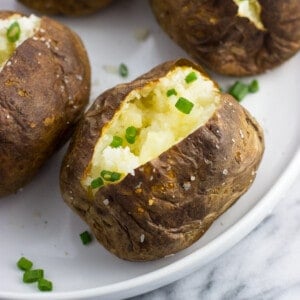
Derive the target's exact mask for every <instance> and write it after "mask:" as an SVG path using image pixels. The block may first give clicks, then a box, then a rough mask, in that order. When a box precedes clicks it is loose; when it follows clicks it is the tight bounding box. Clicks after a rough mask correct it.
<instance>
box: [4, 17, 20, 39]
mask: <svg viewBox="0 0 300 300" xmlns="http://www.w3.org/2000/svg"><path fill="white" fill-rule="evenodd" d="M20 34H21V28H20V25H19V23H18V22H13V23H12V24H11V25H10V26H9V27H8V29H7V32H6V38H7V40H8V41H9V42H10V43H14V42H16V41H17V40H18V39H19V38H20Z"/></svg>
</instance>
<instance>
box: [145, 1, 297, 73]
mask: <svg viewBox="0 0 300 300" xmlns="http://www.w3.org/2000/svg"><path fill="white" fill-rule="evenodd" d="M150 3H151V6H152V9H153V12H154V14H155V16H156V18H157V20H158V22H159V24H160V25H161V27H162V28H163V29H164V30H165V32H166V33H167V34H168V35H169V36H170V37H171V38H172V39H173V40H174V41H175V42H176V43H177V44H178V45H179V46H181V47H182V48H183V49H184V50H185V51H187V52H188V53H189V54H190V55H191V56H192V57H194V58H195V59H196V60H197V61H198V62H201V63H203V64H205V65H206V66H207V67H209V68H211V69H212V70H214V71H215V72H218V73H221V74H226V75H237V76H243V75H252V74H258V73H262V72H265V71H266V70H268V69H271V68H273V67H276V66H278V65H280V64H281V63H283V62H284V61H286V60H287V59H289V58H290V57H291V56H293V55H294V54H295V53H296V52H297V51H298V50H299V49H300V1H299V0H276V1H274V0H222V1H211V0H191V1H185V0H178V1H171V0H165V1H160V0H150Z"/></svg>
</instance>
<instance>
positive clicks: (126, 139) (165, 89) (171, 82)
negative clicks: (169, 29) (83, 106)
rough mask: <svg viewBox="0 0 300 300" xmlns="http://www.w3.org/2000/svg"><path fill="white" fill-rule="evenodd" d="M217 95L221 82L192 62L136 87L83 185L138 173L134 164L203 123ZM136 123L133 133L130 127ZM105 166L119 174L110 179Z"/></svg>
mask: <svg viewBox="0 0 300 300" xmlns="http://www.w3.org/2000/svg"><path fill="white" fill-rule="evenodd" d="M219 101H220V91H219V89H218V87H217V86H216V85H215V84H214V82H213V81H211V80H210V79H209V78H208V77H206V76H205V75H203V74H201V73H200V72H199V71H197V70H195V69H193V68H192V67H182V66H180V67H176V68H175V69H173V70H172V71H170V72H169V73H167V75H166V76H165V77H162V78H160V79H159V80H158V81H156V82H151V83H150V84H148V85H146V86H145V87H143V88H141V89H139V90H133V91H132V92H130V93H129V94H128V95H127V97H126V98H125V99H124V101H123V102H122V104H121V107H120V109H119V111H118V112H116V113H115V115H114V117H113V118H112V120H111V121H110V122H109V123H108V124H107V125H106V126H105V127H104V128H103V129H102V132H101V137H100V138H99V140H98V142H97V144H96V146H95V148H94V153H93V157H92V160H91V162H90V163H89V166H88V168H87V171H86V172H85V176H84V178H83V179H82V181H81V183H82V185H83V186H84V187H85V189H90V188H92V189H93V190H94V191H97V189H98V188H99V186H97V185H96V186H95V184H94V183H95V180H96V181H97V180H98V181H100V182H101V184H100V185H101V186H102V185H105V184H110V183H113V182H118V181H120V180H122V178H124V177H125V176H126V175H127V174H129V173H130V174H132V175H134V169H135V168H137V167H139V166H141V165H143V164H145V163H147V162H148V161H151V160H153V159H155V158H156V157H158V156H159V155H160V154H161V153H163V152H164V151H166V150H168V149H169V148H171V147H172V146H173V145H174V144H176V143H179V142H180V141H181V140H183V139H184V138H186V137H187V136H188V135H189V134H191V133H192V132H194V131H195V130H196V129H198V128H199V127H200V126H201V125H203V124H205V123H206V122H207V120H208V119H209V118H210V117H211V116H212V114H213V113H214V111H215V109H216V107H217V105H218V103H219ZM133 128H134V130H133V131H134V134H133V135H134V138H132V139H131V137H130V135H129V134H128V132H130V129H133ZM116 141H117V143H116ZM101 172H102V175H103V174H104V173H105V172H108V173H109V174H112V173H114V174H115V176H114V178H109V179H108V180H106V179H107V178H105V175H104V177H103V176H102V175H101ZM103 172H104V173H103ZM101 186H100V187H101Z"/></svg>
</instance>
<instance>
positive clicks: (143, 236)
mask: <svg viewBox="0 0 300 300" xmlns="http://www.w3.org/2000/svg"><path fill="white" fill-rule="evenodd" d="M144 241H145V235H144V234H141V236H140V242H141V243H144Z"/></svg>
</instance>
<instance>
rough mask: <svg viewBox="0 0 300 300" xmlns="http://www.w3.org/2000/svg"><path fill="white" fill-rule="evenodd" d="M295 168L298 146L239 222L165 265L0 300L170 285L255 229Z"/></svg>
mask: <svg viewBox="0 0 300 300" xmlns="http://www.w3.org/2000/svg"><path fill="white" fill-rule="evenodd" d="M299 167H300V145H298V147H296V149H295V152H294V155H293V156H292V158H291V160H290V161H289V163H288V165H287V166H286V168H285V169H284V171H283V172H282V173H281V175H280V176H279V177H278V178H277V180H276V181H275V183H274V185H273V186H272V187H271V188H270V189H269V190H267V191H266V193H265V194H264V196H263V197H262V198H261V199H260V200H259V201H258V202H257V203H256V204H255V205H254V206H253V208H251V209H250V210H249V211H248V212H247V213H246V214H245V215H244V216H243V217H242V218H241V219H239V220H238V221H237V222H236V223H234V224H233V225H231V226H230V227H229V228H227V229H226V230H225V231H224V232H223V233H221V234H220V235H219V236H217V237H216V238H214V239H213V240H212V241H210V242H208V243H207V244H206V245H204V246H202V247H201V248H199V249H197V250H195V251H193V252H192V253H190V254H188V255H186V256H185V257H183V258H180V259H179V260H177V261H175V262H172V263H170V264H169V265H166V266H164V267H161V268H159V269H157V270H154V271H151V272H149V273H147V274H143V275H140V276H137V277H134V278H131V279H128V280H123V281H120V282H118V283H112V284H108V285H105V286H101V287H95V288H89V289H82V290H75V291H67V292H51V293H47V294H40V293H37V292H30V293H14V292H1V291H0V298H2V299H20V300H21V299H22V300H35V299H49V300H50V299H55V300H66V299H89V298H92V297H98V298H97V299H99V297H106V298H105V299H107V297H110V298H111V299H117V297H120V296H121V295H122V298H124V296H125V297H132V296H136V295H139V294H142V293H146V292H148V291H151V290H153V289H155V288H159V287H162V286H164V285H166V284H170V283H171V282H174V281H176V280H179V279H181V278H183V277H185V276H187V275H189V274H191V273H192V272H194V271H196V270H198V269H200V268H201V267H202V266H204V265H205V264H207V263H208V262H210V261H212V260H213V259H215V258H217V257H218V256H220V255H221V254H223V253H225V252H226V251H228V250H229V249H230V248H232V247H233V246H234V245H235V244H237V243H238V242H239V241H241V240H242V239H243V238H244V237H245V236H246V235H247V234H249V233H250V232H251V231H252V230H253V229H254V228H255V227H256V226H258V225H259V224H260V223H261V222H262V221H263V220H264V219H265V218H266V217H267V216H268V215H269V214H270V213H271V212H272V210H273V209H274V208H275V206H276V205H277V204H278V202H279V201H280V199H281V197H282V195H283V194H284V193H285V191H286V190H287V189H288V188H289V187H290V186H291V185H292V184H293V183H294V182H295V179H296V177H297V175H298V174H299V173H300V169H299ZM291 178H292V180H291ZM220 246H222V247H220ZM220 249H221V250H220ZM167 275H168V276H167Z"/></svg>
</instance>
